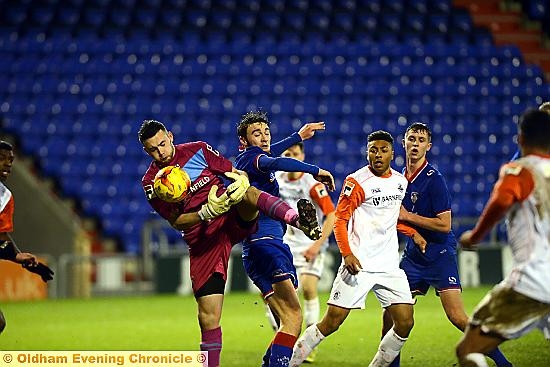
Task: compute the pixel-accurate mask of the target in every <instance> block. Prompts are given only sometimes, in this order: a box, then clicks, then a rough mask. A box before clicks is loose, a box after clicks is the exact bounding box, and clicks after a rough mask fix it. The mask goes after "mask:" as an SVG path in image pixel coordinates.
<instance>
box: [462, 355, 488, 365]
mask: <svg viewBox="0 0 550 367" xmlns="http://www.w3.org/2000/svg"><path fill="white" fill-rule="evenodd" d="M460 365H461V366H463V367H489V365H488V364H487V360H486V359H485V355H483V354H481V353H468V354H466V356H465V357H464V360H462V361H460Z"/></svg>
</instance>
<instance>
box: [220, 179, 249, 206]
mask: <svg viewBox="0 0 550 367" xmlns="http://www.w3.org/2000/svg"><path fill="white" fill-rule="evenodd" d="M225 175H226V176H227V177H229V178H230V179H232V180H233V182H232V183H231V184H230V185H229V186H228V187H227V191H226V193H227V196H228V197H229V201H230V203H231V204H236V203H238V202H240V201H241V200H242V199H243V198H244V195H245V194H246V190H248V188H249V187H250V182H249V181H248V177H247V176H246V175H240V174H238V173H235V172H226V173H225Z"/></svg>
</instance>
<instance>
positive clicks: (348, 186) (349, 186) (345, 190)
mask: <svg viewBox="0 0 550 367" xmlns="http://www.w3.org/2000/svg"><path fill="white" fill-rule="evenodd" d="M354 187H355V184H354V183H353V182H350V181H346V182H344V187H342V195H346V196H350V195H351V192H352V191H353V188H354Z"/></svg>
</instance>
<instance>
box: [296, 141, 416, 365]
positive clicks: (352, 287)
mask: <svg viewBox="0 0 550 367" xmlns="http://www.w3.org/2000/svg"><path fill="white" fill-rule="evenodd" d="M367 140H368V145H367V158H368V161H369V164H368V165H367V166H366V167H363V168H361V169H359V170H358V171H356V172H354V173H352V174H351V175H349V176H348V177H346V180H345V182H344V185H343V188H342V192H341V193H340V198H339V200H338V204H337V206H336V224H335V226H334V236H335V237H336V242H337V243H338V247H339V249H340V252H341V254H342V258H343V260H342V264H341V265H340V268H339V270H338V274H337V275H336V279H335V280H334V283H333V285H332V290H331V292H330V298H329V300H328V302H327V303H328V308H327V312H326V314H325V316H324V317H323V319H322V320H321V321H320V322H319V323H317V324H316V325H311V326H310V327H308V328H307V329H306V331H305V332H304V334H303V335H302V336H301V337H300V339H299V340H298V342H297V343H296V346H295V347H294V354H293V355H292V360H291V362H290V365H291V366H298V365H300V364H302V362H303V361H304V360H305V359H306V358H307V356H308V355H309V354H310V353H311V351H312V350H313V349H314V348H315V347H316V346H317V345H318V344H319V343H320V342H321V341H322V340H323V339H324V338H326V337H327V336H329V335H330V334H332V333H334V332H335V331H336V330H338V328H339V327H340V325H342V323H343V322H344V320H345V319H346V317H347V316H348V315H349V313H350V311H351V310H352V309H357V308H360V309H363V308H365V300H366V297H367V294H368V292H369V291H371V290H372V291H373V292H374V294H375V296H376V298H378V301H379V302H380V305H381V306H382V307H383V308H385V309H387V310H388V312H389V313H390V315H391V316H392V318H393V320H394V326H393V328H392V329H391V330H390V331H389V332H388V333H387V334H386V335H385V336H384V338H383V339H382V341H381V342H380V345H379V346H378V351H377V353H376V355H375V356H374V359H373V360H372V361H371V363H370V365H369V366H371V367H375V366H389V364H390V363H391V362H392V361H393V359H394V358H395V357H396V356H397V355H398V354H399V351H400V350H401V348H402V347H403V344H404V343H405V341H406V340H407V338H408V336H409V333H410V331H411V329H412V327H413V323H414V321H413V306H412V305H413V303H414V300H413V298H412V295H411V292H410V290H409V284H408V283H407V277H406V275H405V273H404V272H403V270H401V269H400V268H399V244H398V240H397V229H399V230H400V231H401V232H403V233H404V234H406V235H408V236H410V237H412V238H413V239H414V241H415V243H416V244H417V245H418V246H420V248H421V249H423V248H425V245H426V241H425V240H424V238H422V236H421V235H420V234H419V233H418V232H416V231H415V230H414V229H412V228H410V227H408V226H406V225H403V224H398V222H397V221H398V217H399V210H400V207H401V201H402V200H403V198H404V197H405V190H406V189H407V180H406V179H405V177H403V176H402V175H401V174H400V173H398V172H397V171H395V170H393V169H392V168H391V167H390V163H391V161H392V160H393V155H394V151H393V138H392V136H391V135H390V134H389V133H388V132H386V131H375V132H373V133H371V134H370V135H369V136H368V139H367Z"/></svg>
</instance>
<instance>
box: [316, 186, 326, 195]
mask: <svg viewBox="0 0 550 367" xmlns="http://www.w3.org/2000/svg"><path fill="white" fill-rule="evenodd" d="M315 191H316V192H317V195H319V197H320V198H322V197H325V196H327V195H328V193H327V190H326V189H325V187H324V186H321V185H318V186H315Z"/></svg>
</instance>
